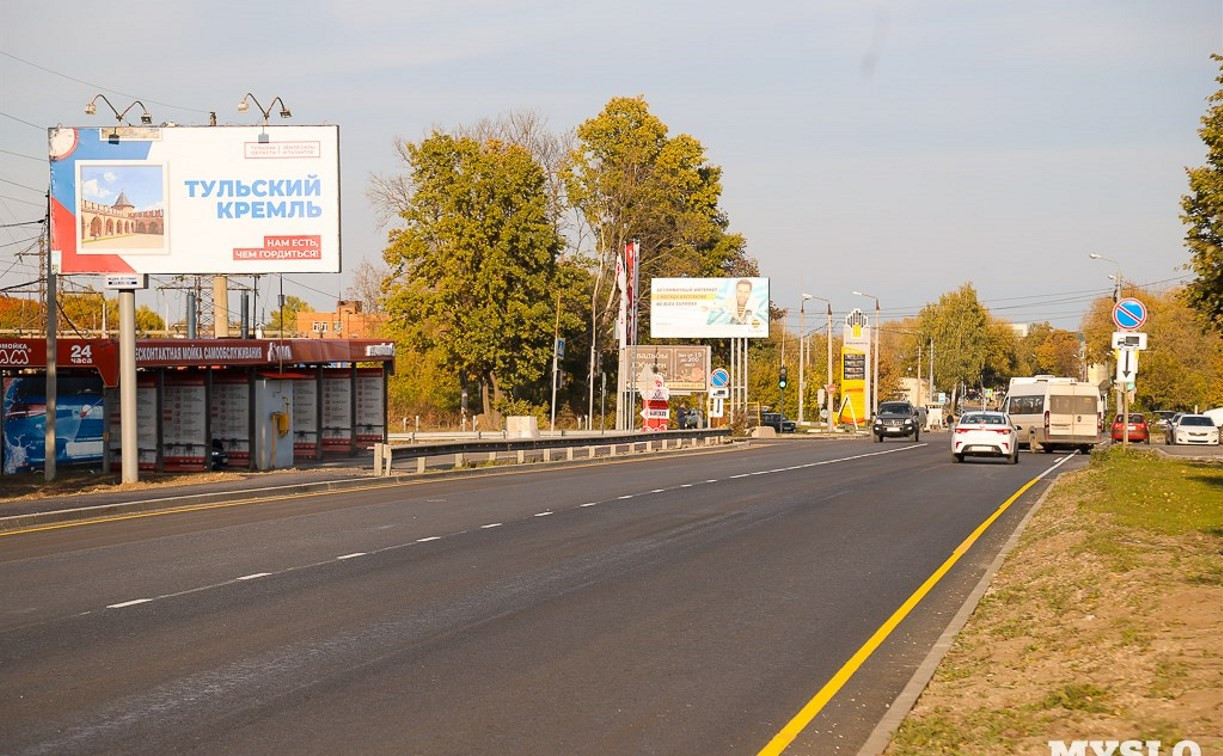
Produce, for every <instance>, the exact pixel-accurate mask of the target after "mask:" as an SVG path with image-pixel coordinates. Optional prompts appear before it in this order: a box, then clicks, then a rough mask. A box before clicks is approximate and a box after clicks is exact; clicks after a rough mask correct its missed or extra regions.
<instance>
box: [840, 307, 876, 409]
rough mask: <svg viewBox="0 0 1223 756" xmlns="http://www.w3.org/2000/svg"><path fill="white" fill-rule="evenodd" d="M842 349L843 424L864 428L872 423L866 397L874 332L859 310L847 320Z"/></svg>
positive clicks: (868, 389)
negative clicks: (872, 332) (872, 334)
mask: <svg viewBox="0 0 1223 756" xmlns="http://www.w3.org/2000/svg"><path fill="white" fill-rule="evenodd" d="M844 328H845V330H844V334H843V337H842V341H843V343H842V346H841V410H840V412H839V413H837V421H838V422H840V423H853V425H854V426H855V427H856V426H858V425H865V424H866V423H868V422H869V421H870V415H869V414H868V412H869V410H868V408H867V402H866V397H867V396H869V395H870V380H871V374H870V367H869V366H870V364H871V359H870V356H871V328H870V321H869V320H868V319H867V317H866V315H865V314H863V312H862V311H861V310H859V309H857V308H855V309H854V311H853V312H851V313H849V315H847V316H845V326H844Z"/></svg>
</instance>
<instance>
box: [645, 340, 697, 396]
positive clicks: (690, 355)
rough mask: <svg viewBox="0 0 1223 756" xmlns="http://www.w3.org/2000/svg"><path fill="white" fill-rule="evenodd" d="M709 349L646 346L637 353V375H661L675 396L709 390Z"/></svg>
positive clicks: (681, 346)
mask: <svg viewBox="0 0 1223 756" xmlns="http://www.w3.org/2000/svg"><path fill="white" fill-rule="evenodd" d="M709 351H710V350H709V347H708V346H697V345H690V344H682V345H680V344H661V345H660V344H643V345H638V347H637V349H636V358H637V361H636V366H635V367H634V369H633V373H632V374H633V375H634V376H638V377H639V378H638V379H640V376H642V375H653V374H654V373H657V374H659V375H661V376H662V377H663V380H665V381H666V384H667V389H668V390H669V391H670V392H671V393H672V394H680V395H687V394H691V393H693V392H697V391H701V392H703V391H705V390H707V389H708V388H709Z"/></svg>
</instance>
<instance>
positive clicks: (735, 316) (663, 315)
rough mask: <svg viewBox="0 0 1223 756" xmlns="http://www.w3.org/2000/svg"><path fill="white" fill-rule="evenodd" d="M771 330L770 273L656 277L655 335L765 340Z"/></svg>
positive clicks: (652, 300)
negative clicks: (762, 275) (711, 276)
mask: <svg viewBox="0 0 1223 756" xmlns="http://www.w3.org/2000/svg"><path fill="white" fill-rule="evenodd" d="M768 335H769V279H767V278H655V279H653V280H652V281H651V282H650V337H651V338H655V339H740V338H753V339H763V338H768Z"/></svg>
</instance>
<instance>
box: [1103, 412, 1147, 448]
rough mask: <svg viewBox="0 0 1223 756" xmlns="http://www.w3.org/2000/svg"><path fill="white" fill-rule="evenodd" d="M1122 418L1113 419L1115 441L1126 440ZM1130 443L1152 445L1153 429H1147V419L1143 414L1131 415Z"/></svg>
mask: <svg viewBox="0 0 1223 756" xmlns="http://www.w3.org/2000/svg"><path fill="white" fill-rule="evenodd" d="M1121 418H1122V416H1121V415H1117V416H1116V417H1114V418H1113V429H1112V437H1113V440H1114V441H1124V440H1125V423H1123V422H1122V421H1121ZM1130 441H1134V442H1138V441H1141V442H1142V443H1144V444H1149V443H1151V429H1150V428H1148V427H1147V419H1146V418H1145V417H1143V415H1142V413H1141V412H1131V413H1130Z"/></svg>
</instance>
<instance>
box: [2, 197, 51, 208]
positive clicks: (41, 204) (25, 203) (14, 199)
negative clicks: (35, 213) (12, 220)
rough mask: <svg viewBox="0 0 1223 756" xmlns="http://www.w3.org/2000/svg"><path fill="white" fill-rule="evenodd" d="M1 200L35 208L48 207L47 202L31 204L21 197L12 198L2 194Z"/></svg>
mask: <svg viewBox="0 0 1223 756" xmlns="http://www.w3.org/2000/svg"><path fill="white" fill-rule="evenodd" d="M0 199H6V200H12V201H13V202H20V203H22V204H23V205H33V206H34V207H46V206H47V203H45V202H30V201H29V200H23V199H21V198H20V197H10V196H9V195H7V194H0Z"/></svg>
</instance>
